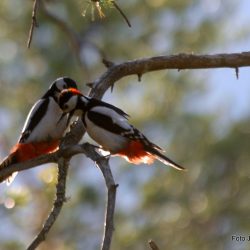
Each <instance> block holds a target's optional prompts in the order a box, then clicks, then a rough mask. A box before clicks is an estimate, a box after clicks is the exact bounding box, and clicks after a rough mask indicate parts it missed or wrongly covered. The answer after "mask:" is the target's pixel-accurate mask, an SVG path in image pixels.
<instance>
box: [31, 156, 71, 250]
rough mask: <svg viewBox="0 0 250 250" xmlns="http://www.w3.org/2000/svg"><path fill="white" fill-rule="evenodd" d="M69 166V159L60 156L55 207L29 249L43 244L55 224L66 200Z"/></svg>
mask: <svg viewBox="0 0 250 250" xmlns="http://www.w3.org/2000/svg"><path fill="white" fill-rule="evenodd" d="M68 167H69V160H68V159H64V158H60V159H59V160H58V178H57V180H58V182H57V185H56V199H55V201H54V205H53V209H52V211H51V212H50V214H49V216H48V218H47V220H46V221H45V223H44V225H43V227H42V229H41V231H40V232H39V234H38V235H37V236H36V237H35V239H34V240H33V242H32V243H31V244H30V246H29V247H28V248H27V250H34V249H36V248H37V247H38V246H39V245H40V244H41V242H42V241H44V240H45V238H46V236H47V234H48V232H49V231H50V229H51V227H52V226H53V225H54V223H55V221H56V219H57V217H58V215H59V213H60V212H61V209H62V206H63V204H64V202H65V201H66V197H65V190H66V180H67V172H68Z"/></svg>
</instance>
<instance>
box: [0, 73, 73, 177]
mask: <svg viewBox="0 0 250 250" xmlns="http://www.w3.org/2000/svg"><path fill="white" fill-rule="evenodd" d="M67 88H75V89H77V85H76V83H75V81H74V80H72V79H71V78H69V77H60V78H58V79H56V80H55V81H54V82H53V83H52V84H51V86H50V87H49V89H48V91H47V92H46V93H45V94H44V95H43V96H42V97H41V98H40V99H39V100H38V101H37V102H36V103H35V104H34V105H33V107H32V108H31V110H30V112H29V114H28V116H27V118H26V121H25V124H24V126H23V129H22V132H21V135H20V137H19V139H18V142H17V144H16V145H15V146H14V147H13V148H12V150H11V152H10V155H9V156H7V157H6V158H5V159H4V160H3V162H2V163H1V164H0V169H2V168H5V167H7V166H9V165H11V164H14V163H18V162H22V161H25V160H29V159H32V158H34V157H37V156H39V155H41V154H45V153H49V152H52V151H54V150H55V149H56V148H57V147H58V145H59V140H60V139H61V137H62V136H63V133H64V131H65V129H66V128H67V125H68V116H65V117H64V118H63V119H61V120H60V122H58V120H59V118H60V117H61V115H62V110H61V109H60V107H59V105H58V98H59V94H60V92H61V91H62V90H63V89H67ZM1 181H3V180H1V179H0V182H1Z"/></svg>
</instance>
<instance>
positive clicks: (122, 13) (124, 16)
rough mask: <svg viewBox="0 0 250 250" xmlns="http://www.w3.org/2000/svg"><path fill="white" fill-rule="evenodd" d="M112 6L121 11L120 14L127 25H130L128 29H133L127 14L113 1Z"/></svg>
mask: <svg viewBox="0 0 250 250" xmlns="http://www.w3.org/2000/svg"><path fill="white" fill-rule="evenodd" d="M111 2H112V4H113V5H114V7H115V8H116V9H117V10H118V11H119V13H120V14H121V15H122V17H123V18H124V19H125V21H126V23H127V24H128V27H130V28H131V27H132V26H131V23H130V22H129V20H128V18H127V16H126V15H125V13H124V12H123V11H122V9H121V8H120V7H119V5H118V4H117V3H116V2H115V1H111Z"/></svg>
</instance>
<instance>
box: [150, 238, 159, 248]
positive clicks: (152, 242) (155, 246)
mask: <svg viewBox="0 0 250 250" xmlns="http://www.w3.org/2000/svg"><path fill="white" fill-rule="evenodd" d="M148 244H149V246H150V248H151V249H152V250H159V247H158V246H157V245H156V243H155V242H154V241H153V240H149V241H148Z"/></svg>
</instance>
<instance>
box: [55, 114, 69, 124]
mask: <svg viewBox="0 0 250 250" xmlns="http://www.w3.org/2000/svg"><path fill="white" fill-rule="evenodd" d="M67 114H68V113H66V112H65V113H62V115H61V117H60V118H59V120H58V122H57V124H58V123H60V121H61V120H62V119H63V118H64V116H65V115H67ZM67 123H68V121H67Z"/></svg>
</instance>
